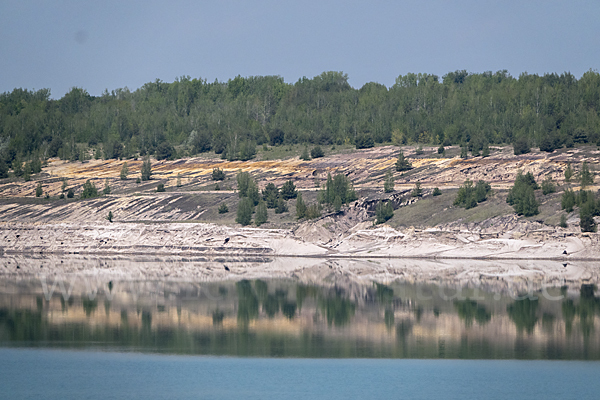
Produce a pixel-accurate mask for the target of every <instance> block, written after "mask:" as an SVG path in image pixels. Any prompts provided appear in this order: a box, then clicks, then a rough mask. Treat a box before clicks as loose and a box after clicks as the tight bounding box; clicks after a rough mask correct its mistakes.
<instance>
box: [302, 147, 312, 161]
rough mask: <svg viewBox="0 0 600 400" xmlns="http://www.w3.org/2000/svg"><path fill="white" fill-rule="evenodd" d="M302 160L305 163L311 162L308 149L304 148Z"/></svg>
mask: <svg viewBox="0 0 600 400" xmlns="http://www.w3.org/2000/svg"><path fill="white" fill-rule="evenodd" d="M300 159H301V160H303V161H310V155H309V154H308V147H304V150H303V151H302V154H301V155H300Z"/></svg>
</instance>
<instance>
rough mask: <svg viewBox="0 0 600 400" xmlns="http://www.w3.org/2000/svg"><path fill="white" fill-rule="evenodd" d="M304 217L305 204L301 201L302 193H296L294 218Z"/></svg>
mask: <svg viewBox="0 0 600 400" xmlns="http://www.w3.org/2000/svg"><path fill="white" fill-rule="evenodd" d="M304 217H306V204H304V200H302V193H298V196H297V198H296V218H298V219H302V218H304Z"/></svg>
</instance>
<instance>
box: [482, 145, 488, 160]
mask: <svg viewBox="0 0 600 400" xmlns="http://www.w3.org/2000/svg"><path fill="white" fill-rule="evenodd" d="M489 156H490V145H489V144H488V142H485V143H484V144H483V150H482V151H481V157H484V158H485V157H489Z"/></svg>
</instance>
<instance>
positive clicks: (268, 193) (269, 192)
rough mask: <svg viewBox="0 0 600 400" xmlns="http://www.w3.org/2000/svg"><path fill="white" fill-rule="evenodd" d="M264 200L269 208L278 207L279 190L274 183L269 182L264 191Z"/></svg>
mask: <svg viewBox="0 0 600 400" xmlns="http://www.w3.org/2000/svg"><path fill="white" fill-rule="evenodd" d="M262 199H263V200H264V201H265V202H266V203H267V208H275V207H277V200H278V199H279V189H277V186H275V185H274V184H273V183H272V182H269V183H268V184H267V186H265V188H264V189H263V191H262Z"/></svg>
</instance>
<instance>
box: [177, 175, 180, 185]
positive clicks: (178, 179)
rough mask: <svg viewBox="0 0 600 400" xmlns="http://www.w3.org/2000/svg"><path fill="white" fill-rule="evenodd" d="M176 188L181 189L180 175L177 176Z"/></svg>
mask: <svg viewBox="0 0 600 400" xmlns="http://www.w3.org/2000/svg"><path fill="white" fill-rule="evenodd" d="M177 187H181V174H177Z"/></svg>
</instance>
